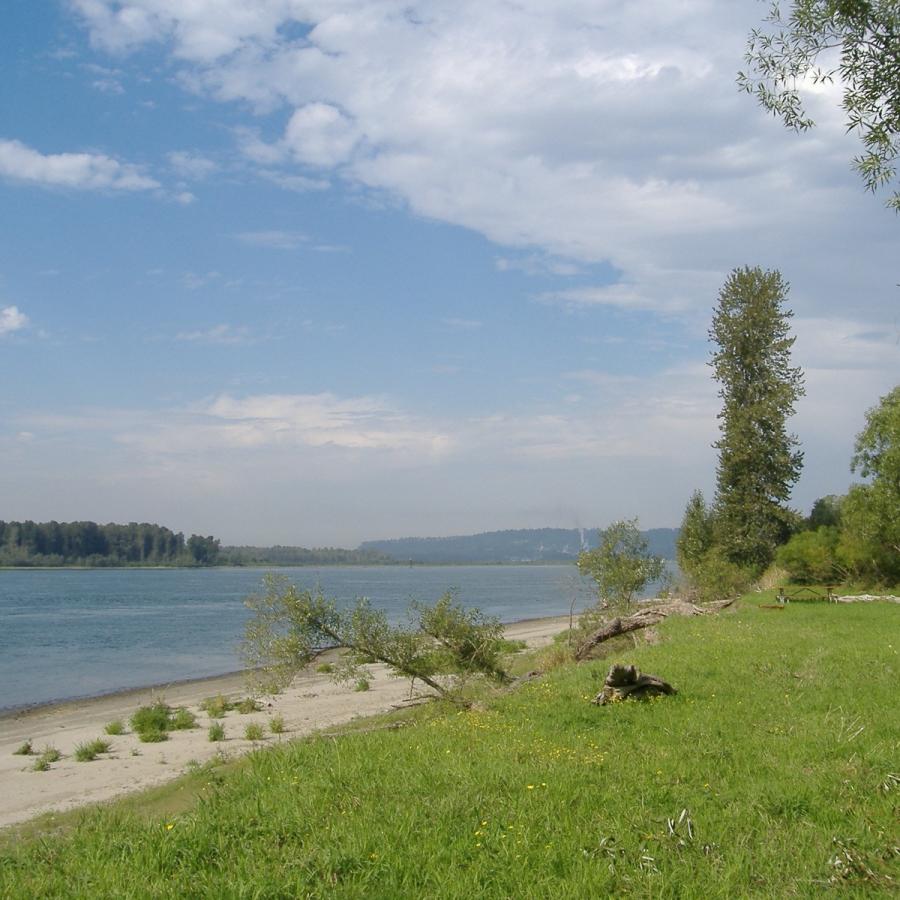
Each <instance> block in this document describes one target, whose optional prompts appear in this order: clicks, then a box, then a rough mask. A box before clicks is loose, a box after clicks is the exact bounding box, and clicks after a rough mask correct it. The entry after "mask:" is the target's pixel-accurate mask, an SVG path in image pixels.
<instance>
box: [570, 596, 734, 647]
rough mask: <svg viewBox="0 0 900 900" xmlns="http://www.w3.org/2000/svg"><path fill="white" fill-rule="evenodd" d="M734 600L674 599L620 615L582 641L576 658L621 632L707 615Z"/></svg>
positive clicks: (729, 604) (723, 607)
mask: <svg viewBox="0 0 900 900" xmlns="http://www.w3.org/2000/svg"><path fill="white" fill-rule="evenodd" d="M732 603H734V600H720V601H718V602H716V603H707V604H706V605H704V606H695V605H694V604H693V603H688V602H686V601H684V600H672V601H671V602H669V603H664V604H662V605H661V606H653V607H651V608H650V609H642V610H639V611H638V612H636V613H634V614H633V615H630V616H625V617H624V618H623V617H621V616H619V617H616V618H615V619H613V620H612V621H610V622H606V623H605V624H604V625H602V626H601V627H600V628H598V629H597V630H596V631H594V632H593V633H592V634H590V635H589V636H588V637H587V638H586V639H585V640H584V641H582V642H581V644H580V645H579V647H578V649H577V650H576V651H575V659H577V660H582V659H586V658H587V657H588V655H589V654H590V652H591V651H592V650H593V649H594V647H596V646H597V645H598V644H602V643H603V642H604V641H608V640H609V639H610V638H614V637H617V636H618V635H620V634H628V632H630V631H639V630H640V629H641V628H649V627H650V626H651V625H658V624H659V623H660V622H661V621H662V620H663V619H666V618H668V617H669V616H706V615H709V614H710V613H715V612H719V610H722V609H725V607H726V606H731V604H732Z"/></svg>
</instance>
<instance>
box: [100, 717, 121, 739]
mask: <svg viewBox="0 0 900 900" xmlns="http://www.w3.org/2000/svg"><path fill="white" fill-rule="evenodd" d="M103 730H104V731H105V732H106V733H107V734H112V735H117V734H125V723H124V722H123V721H122V720H121V719H113V720H112V722H107V723H106V725H104V726H103Z"/></svg>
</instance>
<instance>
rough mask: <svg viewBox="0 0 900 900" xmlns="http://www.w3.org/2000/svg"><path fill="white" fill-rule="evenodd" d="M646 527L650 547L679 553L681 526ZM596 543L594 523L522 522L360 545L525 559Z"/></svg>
mask: <svg viewBox="0 0 900 900" xmlns="http://www.w3.org/2000/svg"><path fill="white" fill-rule="evenodd" d="M642 533H643V535H644V538H645V539H646V541H647V543H648V544H649V546H650V552H651V553H653V554H656V555H657V556H662V557H664V558H665V559H674V558H675V538H676V537H677V536H678V529H677V528H651V529H650V530H648V531H644V532H642ZM596 546H597V529H596V528H591V529H580V528H521V529H516V530H510V531H488V532H484V533H482V534H467V535H459V536H456V537H438V538H396V539H393V540H387V541H364V542H363V543H361V544H360V545H359V549H360V551H369V552H373V553H383V554H385V555H387V556H392V557H394V559H397V560H400V561H401V562H406V561H412V562H417V563H524V562H574V561H575V560H576V559H577V558H578V554H579V553H580V552H581V550H582V548H590V547H596Z"/></svg>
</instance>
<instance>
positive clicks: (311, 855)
mask: <svg viewBox="0 0 900 900" xmlns="http://www.w3.org/2000/svg"><path fill="white" fill-rule="evenodd" d="M758 602H771V596H768V597H767V596H766V595H756V596H755V597H754V598H753V600H752V601H749V602H748V601H745V603H744V605H743V606H742V608H741V609H739V610H738V611H736V612H726V613H724V614H722V615H720V616H717V617H709V618H702V619H672V620H669V621H667V622H665V623H664V624H663V625H661V626H660V627H659V628H658V631H659V634H660V636H661V638H662V641H661V642H660V643H658V644H655V645H642V646H640V647H638V648H636V649H632V648H628V649H627V650H626V651H624V652H620V653H619V654H618V658H619V659H621V660H623V661H627V662H634V663H635V664H637V665H638V666H639V667H640V668H641V669H642V670H644V671H647V672H651V673H653V674H657V675H660V676H661V677H663V678H665V679H666V680H668V681H670V682H671V683H672V684H674V685H675V686H676V687H677V688H678V691H679V693H678V694H677V695H676V696H674V697H666V698H662V699H659V700H653V701H649V702H644V703H639V702H627V703H621V704H615V705H612V706H607V707H602V708H598V707H595V706H592V705H591V704H590V703H589V702H588V699H589V698H590V697H592V696H594V694H595V693H596V692H597V690H598V688H599V686H600V684H601V683H602V679H603V676H604V675H605V672H606V669H607V668H608V665H609V662H610V661H609V660H604V661H601V662H596V663H588V664H583V665H581V666H569V667H560V668H557V669H555V670H553V672H551V673H550V674H549V675H547V676H546V677H544V678H542V679H537V680H534V681H530V682H528V683H527V684H524V685H523V686H522V687H521V688H519V689H518V690H515V691H513V692H511V693H509V694H507V695H505V696H501V697H500V698H499V699H496V700H494V701H492V702H490V703H487V704H485V705H483V706H482V707H479V708H473V709H471V710H468V711H460V710H457V709H454V708H449V707H442V706H439V705H437V704H434V705H429V706H426V707H418V708H416V709H415V710H412V711H410V712H408V713H407V714H406V717H405V718H403V719H399V720H398V719H397V718H396V717H393V718H382V719H380V720H369V721H368V722H363V723H361V728H364V727H369V728H372V727H374V726H378V725H390V724H393V725H395V726H397V725H404V726H405V727H394V728H390V727H384V728H381V730H370V731H369V732H368V733H366V732H364V731H363V730H359V731H356V732H354V733H348V734H346V735H345V736H343V737H341V738H339V739H334V738H331V737H321V738H314V739H307V740H302V741H291V742H284V743H281V744H280V745H278V746H276V747H272V748H270V749H266V750H263V751H259V752H256V753H253V754H251V755H250V756H249V757H248V758H247V759H246V760H245V761H244V762H242V763H241V764H240V765H235V766H234V768H233V769H231V770H230V771H229V772H228V773H227V774H225V775H223V777H222V778H221V779H220V780H218V781H213V780H212V779H210V781H209V782H208V783H207V784H206V785H205V786H204V785H203V784H202V783H201V782H199V781H195V782H191V783H192V784H197V785H198V787H197V792H198V793H199V796H200V799H199V801H198V802H194V803H191V802H187V803H186V804H185V806H183V807H182V808H181V809H182V811H181V812H180V813H179V814H177V815H175V814H172V813H167V812H165V811H164V810H162V809H160V810H159V817H158V818H156V819H153V818H151V819H148V818H147V817H146V816H144V815H141V814H140V813H139V812H138V811H137V806H134V805H133V806H131V807H129V806H125V805H123V804H120V805H118V806H113V807H111V808H101V809H96V810H92V811H90V812H88V813H85V814H82V816H81V817H80V821H79V824H78V825H77V827H74V828H72V830H70V831H68V832H66V833H64V834H61V835H47V836H46V837H44V838H43V839H35V838H31V839H20V840H19V841H18V842H16V843H14V844H12V845H7V846H5V847H4V849H2V850H0V895H2V896H7V895H8V896H9V897H12V898H18V897H34V896H88V895H93V896H155V897H178V896H183V895H184V892H185V890H188V892H189V893H191V894H192V895H196V896H228V897H242V896H246V897H249V896H261V897H268V896H292V897H293V896H310V897H325V896H328V897H332V896H334V897H347V898H350V897H352V898H363V897H365V898H400V897H441V898H444V897H449V898H456V897H459V898H463V897H466V898H468V897H473V896H477V897H480V898H481V897H484V898H503V897H516V898H519V897H522V898H543V897H547V898H550V897H552V898H572V900H576V898H577V900H581V898H587V897H601V898H603V897H618V896H629V897H662V898H676V897H686V898H732V897H773V898H774V897H777V898H781V897H810V898H812V897H820V896H825V897H828V896H834V897H892V896H896V889H897V884H898V879H900V851H898V850H897V849H896V848H897V847H898V844H900V841H898V828H897V815H898V798H900V785H898V784H897V782H896V781H895V780H894V779H896V778H897V777H898V776H900V738H898V732H897V714H896V712H895V708H896V685H897V683H898V679H900V638H897V637H895V635H897V634H898V633H900V606H896V605H890V606H889V605H887V604H884V605H881V604H860V605H858V606H835V605H826V604H822V605H816V606H814V605H803V606H801V605H800V604H797V605H795V606H790V607H788V608H787V609H785V610H781V611H779V610H764V609H759V608H758V607H757V605H756V604H757V603H758ZM626 647H627V645H626ZM191 777H192V778H197V776H191ZM171 790H173V791H174V790H175V789H174V788H172V789H171ZM129 802H131V803H132V804H134V803H135V801H129ZM138 805H139V804H138ZM169 826H171V827H169ZM891 879H893V881H891Z"/></svg>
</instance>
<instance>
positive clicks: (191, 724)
mask: <svg viewBox="0 0 900 900" xmlns="http://www.w3.org/2000/svg"><path fill="white" fill-rule="evenodd" d="M169 726H170V727H171V729H172V730H173V731H188V730H190V729H191V728H196V727H197V717H196V716H195V715H194V714H193V713H192V712H191V711H190V710H189V709H188V708H187V707H184V706H179V707H178V709H176V710H174V712H173V713H172V715H171V717H170V718H169Z"/></svg>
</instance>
